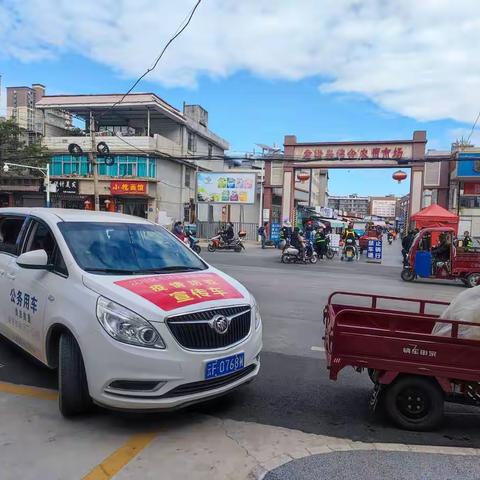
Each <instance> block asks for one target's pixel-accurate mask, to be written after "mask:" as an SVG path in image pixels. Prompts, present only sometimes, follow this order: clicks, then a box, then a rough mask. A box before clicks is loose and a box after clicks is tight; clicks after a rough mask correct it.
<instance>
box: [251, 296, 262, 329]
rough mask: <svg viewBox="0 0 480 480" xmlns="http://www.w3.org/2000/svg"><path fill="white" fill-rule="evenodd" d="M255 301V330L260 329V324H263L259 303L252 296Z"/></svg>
mask: <svg viewBox="0 0 480 480" xmlns="http://www.w3.org/2000/svg"><path fill="white" fill-rule="evenodd" d="M252 300H253V313H254V315H255V330H257V329H258V327H259V326H260V324H261V323H262V316H261V315H260V309H259V308H258V303H257V301H256V300H255V298H254V297H253V295H252Z"/></svg>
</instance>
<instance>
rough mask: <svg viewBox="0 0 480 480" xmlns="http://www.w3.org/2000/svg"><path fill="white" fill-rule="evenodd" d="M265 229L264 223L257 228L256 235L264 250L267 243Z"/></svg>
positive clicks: (266, 223)
mask: <svg viewBox="0 0 480 480" xmlns="http://www.w3.org/2000/svg"><path fill="white" fill-rule="evenodd" d="M267 227H268V222H264V223H263V225H260V226H259V227H258V235H259V236H260V240H261V242H262V249H265V245H266V243H267Z"/></svg>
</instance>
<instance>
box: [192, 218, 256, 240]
mask: <svg viewBox="0 0 480 480" xmlns="http://www.w3.org/2000/svg"><path fill="white" fill-rule="evenodd" d="M224 225H225V224H224V223H222V222H197V238H212V237H214V236H215V235H217V233H218V231H219V230H221V229H222V228H223V227H224ZM233 230H234V232H235V235H237V234H238V232H239V231H240V230H243V231H244V232H247V237H246V239H247V240H256V239H257V236H258V235H257V230H258V225H257V224H256V223H245V222H242V223H240V222H233Z"/></svg>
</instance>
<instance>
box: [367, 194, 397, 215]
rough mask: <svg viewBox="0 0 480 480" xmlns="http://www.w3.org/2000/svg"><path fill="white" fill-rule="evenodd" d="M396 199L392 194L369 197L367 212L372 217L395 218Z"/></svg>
mask: <svg viewBox="0 0 480 480" xmlns="http://www.w3.org/2000/svg"><path fill="white" fill-rule="evenodd" d="M397 201H398V200H397V198H396V197H395V196H394V195H387V196H386V197H370V202H369V211H368V213H369V214H370V215H372V216H374V217H381V218H384V219H386V220H395V216H396V212H397Z"/></svg>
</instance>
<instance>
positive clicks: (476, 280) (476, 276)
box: [466, 273, 480, 288]
mask: <svg viewBox="0 0 480 480" xmlns="http://www.w3.org/2000/svg"><path fill="white" fill-rule="evenodd" d="M466 285H467V287H468V288H473V287H476V286H477V285H480V273H471V274H470V275H468V276H467V283H466Z"/></svg>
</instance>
